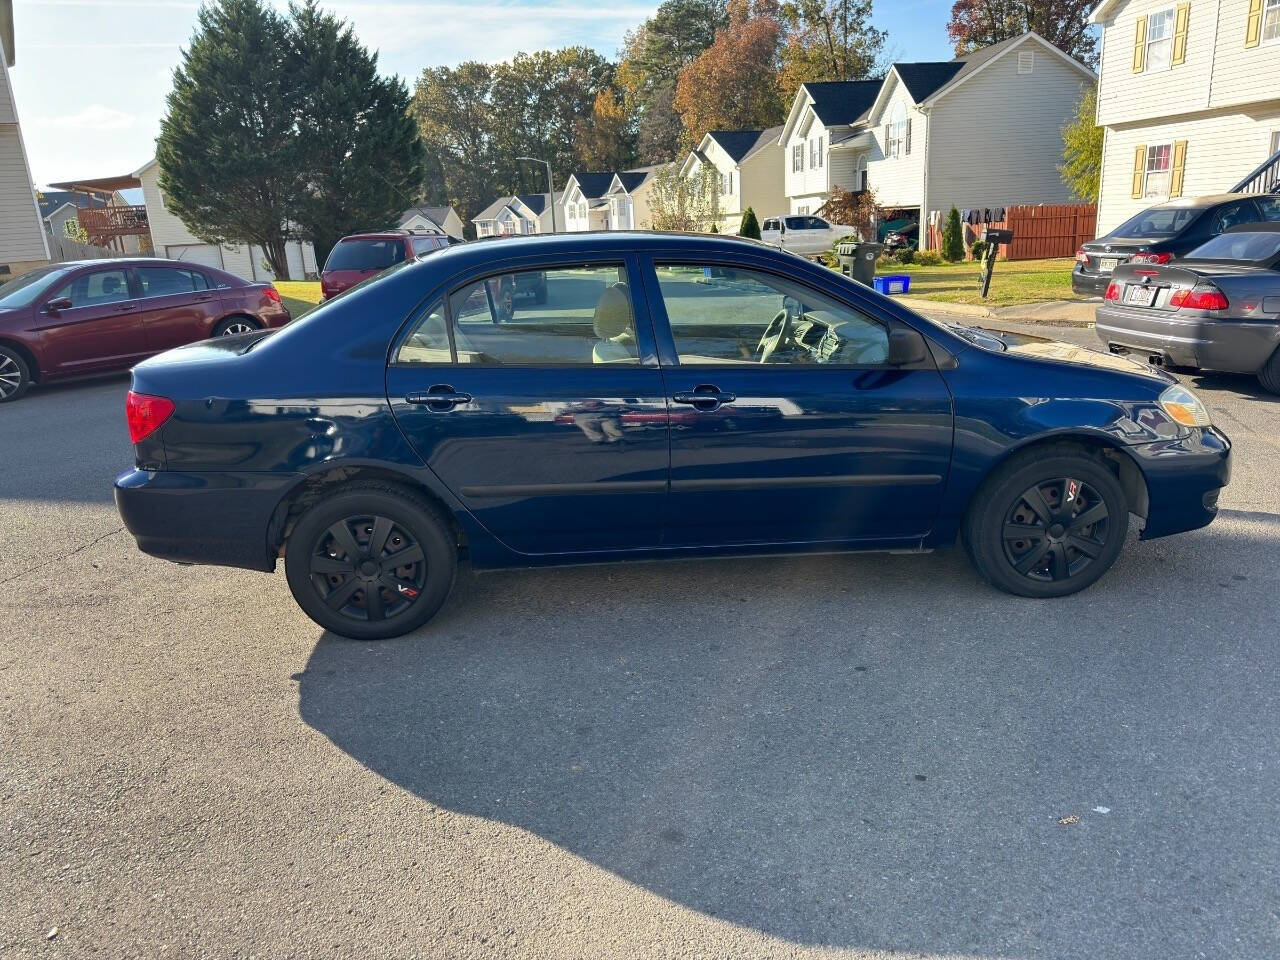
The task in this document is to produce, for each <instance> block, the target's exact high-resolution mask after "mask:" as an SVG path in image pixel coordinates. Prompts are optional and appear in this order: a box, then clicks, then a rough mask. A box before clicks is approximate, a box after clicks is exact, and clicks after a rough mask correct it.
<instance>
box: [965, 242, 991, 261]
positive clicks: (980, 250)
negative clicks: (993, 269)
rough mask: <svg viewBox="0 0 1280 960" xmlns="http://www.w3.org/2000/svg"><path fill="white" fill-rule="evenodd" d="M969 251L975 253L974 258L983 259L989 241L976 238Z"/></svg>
mask: <svg viewBox="0 0 1280 960" xmlns="http://www.w3.org/2000/svg"><path fill="white" fill-rule="evenodd" d="M969 252H970V253H972V254H973V259H975V260H981V259H982V255H983V254H984V253H986V252H987V241H985V240H975V241H973V243H971V244H970V245H969Z"/></svg>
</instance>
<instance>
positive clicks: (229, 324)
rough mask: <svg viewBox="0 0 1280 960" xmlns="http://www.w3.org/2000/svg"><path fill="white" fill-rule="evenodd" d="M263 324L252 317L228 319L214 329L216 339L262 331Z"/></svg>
mask: <svg viewBox="0 0 1280 960" xmlns="http://www.w3.org/2000/svg"><path fill="white" fill-rule="evenodd" d="M261 329H262V324H260V323H259V322H258V321H257V320H254V319H253V318H252V317H227V319H225V320H223V321H222V322H221V323H219V324H218V325H217V326H216V327H214V328H213V335H214V336H215V337H233V336H235V335H236V334H237V333H253V331H255V330H261Z"/></svg>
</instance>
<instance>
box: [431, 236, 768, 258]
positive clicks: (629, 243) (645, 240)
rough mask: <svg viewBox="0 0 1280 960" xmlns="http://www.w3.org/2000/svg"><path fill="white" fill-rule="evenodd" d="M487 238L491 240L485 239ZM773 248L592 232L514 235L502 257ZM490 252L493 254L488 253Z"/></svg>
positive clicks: (729, 239) (739, 240)
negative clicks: (597, 252)
mask: <svg viewBox="0 0 1280 960" xmlns="http://www.w3.org/2000/svg"><path fill="white" fill-rule="evenodd" d="M484 239H488V238H484ZM762 247H763V248H764V249H767V250H772V249H774V248H772V247H768V246H766V245H765V244H762V243H761V242H760V241H759V240H751V239H747V238H746V237H735V236H731V235H727V234H719V233H715V234H712V233H679V232H660V231H653V230H590V231H581V232H576V233H541V234H512V235H511V236H510V238H509V239H507V240H505V241H504V242H503V244H502V256H503V257H504V258H505V257H519V256H531V257H536V256H542V255H544V254H548V253H550V254H564V255H567V256H579V255H582V254H591V253H592V252H595V251H608V252H609V253H617V252H618V251H620V250H621V251H627V250H635V251H639V250H644V251H645V252H648V253H664V252H666V253H672V254H674V253H697V252H699V251H706V252H707V253H712V252H718V253H722V254H723V253H728V252H732V251H735V250H737V251H748V250H751V251H758V250H760V249H761V248H762ZM493 249H494V248H493V247H491V246H490V245H489V244H487V243H483V242H481V241H473V242H470V243H460V244H455V245H453V246H450V247H448V248H446V249H444V250H441V251H439V252H438V253H436V254H434V255H433V256H432V258H431V259H432V260H434V261H436V262H441V259H440V258H444V257H447V258H449V259H456V260H459V261H461V260H462V259H464V258H470V257H474V258H477V259H479V258H480V257H490V256H492V252H491V251H492V250H493ZM485 251H490V252H485Z"/></svg>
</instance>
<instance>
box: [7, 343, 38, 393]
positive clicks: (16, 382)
mask: <svg viewBox="0 0 1280 960" xmlns="http://www.w3.org/2000/svg"><path fill="white" fill-rule="evenodd" d="M30 387H31V370H30V369H29V368H28V367H27V361H26V360H24V359H23V357H22V354H20V353H18V352H17V351H16V350H10V349H9V348H8V347H0V403H5V402H6V401H8V400H21V399H22V395H23V394H24V393H26V392H27V390H28V389H29V388H30Z"/></svg>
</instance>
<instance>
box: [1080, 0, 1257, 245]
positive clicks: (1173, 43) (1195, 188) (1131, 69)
mask: <svg viewBox="0 0 1280 960" xmlns="http://www.w3.org/2000/svg"><path fill="white" fill-rule="evenodd" d="M1090 20H1091V21H1092V22H1093V23H1096V24H1098V25H1099V26H1100V27H1101V28H1102V62H1101V67H1100V70H1099V75H1100V79H1099V83H1098V125H1099V126H1101V127H1103V128H1104V142H1103V150H1102V177H1101V180H1102V182H1101V188H1100V191H1099V197H1098V232H1099V234H1103V233H1106V232H1107V231H1109V230H1111V229H1112V228H1114V227H1116V226H1118V225H1119V224H1121V223H1122V222H1124V221H1125V220H1126V219H1127V218H1129V217H1130V216H1132V215H1133V214H1135V213H1137V212H1138V211H1140V210H1142V209H1143V208H1145V207H1148V206H1150V205H1151V204H1153V203H1156V202H1159V201H1161V200H1164V199H1167V198H1169V197H1178V196H1188V197H1190V196H1203V195H1208V194H1218V193H1226V192H1228V191H1231V190H1232V189H1234V188H1236V187H1238V186H1241V182H1242V181H1245V180H1247V179H1249V178H1250V176H1251V175H1253V174H1255V173H1257V174H1258V177H1257V178H1256V181H1255V182H1254V183H1253V184H1252V185H1251V186H1250V187H1249V188H1248V189H1267V188H1269V187H1270V186H1272V185H1274V183H1275V180H1274V177H1275V176H1276V172H1275V171H1277V169H1278V168H1277V167H1272V168H1271V170H1272V172H1271V173H1270V174H1269V175H1270V176H1271V177H1272V179H1271V180H1270V181H1268V180H1267V176H1268V172H1267V171H1260V170H1259V168H1260V167H1261V166H1262V165H1263V164H1264V163H1265V162H1266V161H1267V160H1268V159H1270V158H1274V157H1276V155H1277V154H1280V0H1190V2H1185V0H1184V2H1171V0H1105V2H1103V3H1102V4H1100V5H1099V6H1098V7H1097V8H1096V9H1095V10H1094V12H1093V14H1092V15H1091V17H1090Z"/></svg>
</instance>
